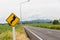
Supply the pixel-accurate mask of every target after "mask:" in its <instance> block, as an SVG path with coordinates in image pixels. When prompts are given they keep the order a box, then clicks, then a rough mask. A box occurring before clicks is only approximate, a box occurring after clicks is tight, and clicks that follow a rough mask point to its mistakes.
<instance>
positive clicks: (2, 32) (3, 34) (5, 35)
mask: <svg viewBox="0 0 60 40" xmlns="http://www.w3.org/2000/svg"><path fill="white" fill-rule="evenodd" d="M15 27H16V29H17V28H18V27H20V24H17V25H16V26H15ZM0 40H12V27H11V26H9V25H8V24H0Z"/></svg>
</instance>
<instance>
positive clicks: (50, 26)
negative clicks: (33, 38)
mask: <svg viewBox="0 0 60 40" xmlns="http://www.w3.org/2000/svg"><path fill="white" fill-rule="evenodd" d="M28 25H30V26H35V27H41V28H49V29H57V30H60V25H53V24H51V23H35V24H28Z"/></svg>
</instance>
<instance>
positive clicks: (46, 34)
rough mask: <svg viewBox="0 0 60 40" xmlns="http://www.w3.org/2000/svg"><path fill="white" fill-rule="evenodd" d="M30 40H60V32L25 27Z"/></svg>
mask: <svg viewBox="0 0 60 40" xmlns="http://www.w3.org/2000/svg"><path fill="white" fill-rule="evenodd" d="M24 28H25V30H26V32H27V34H28V35H29V37H30V40H60V30H52V29H46V28H39V27H31V26H24Z"/></svg>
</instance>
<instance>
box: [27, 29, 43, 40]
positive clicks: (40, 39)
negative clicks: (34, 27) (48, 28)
mask: <svg viewBox="0 0 60 40" xmlns="http://www.w3.org/2000/svg"><path fill="white" fill-rule="evenodd" d="M27 30H28V31H29V32H30V33H32V34H33V35H35V36H36V37H37V38H38V39H39V40H43V39H42V38H41V37H39V36H38V35H36V34H35V33H33V32H32V31H30V30H29V29H27Z"/></svg>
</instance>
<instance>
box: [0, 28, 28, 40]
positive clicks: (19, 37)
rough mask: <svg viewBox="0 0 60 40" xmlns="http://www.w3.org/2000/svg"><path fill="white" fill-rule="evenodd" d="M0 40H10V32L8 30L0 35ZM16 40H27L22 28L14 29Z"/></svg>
mask: <svg viewBox="0 0 60 40" xmlns="http://www.w3.org/2000/svg"><path fill="white" fill-rule="evenodd" d="M0 40H12V31H11V30H8V31H5V32H2V33H1V34H0ZM16 40H29V38H28V37H27V35H26V33H25V31H24V28H23V27H17V28H16Z"/></svg>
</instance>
